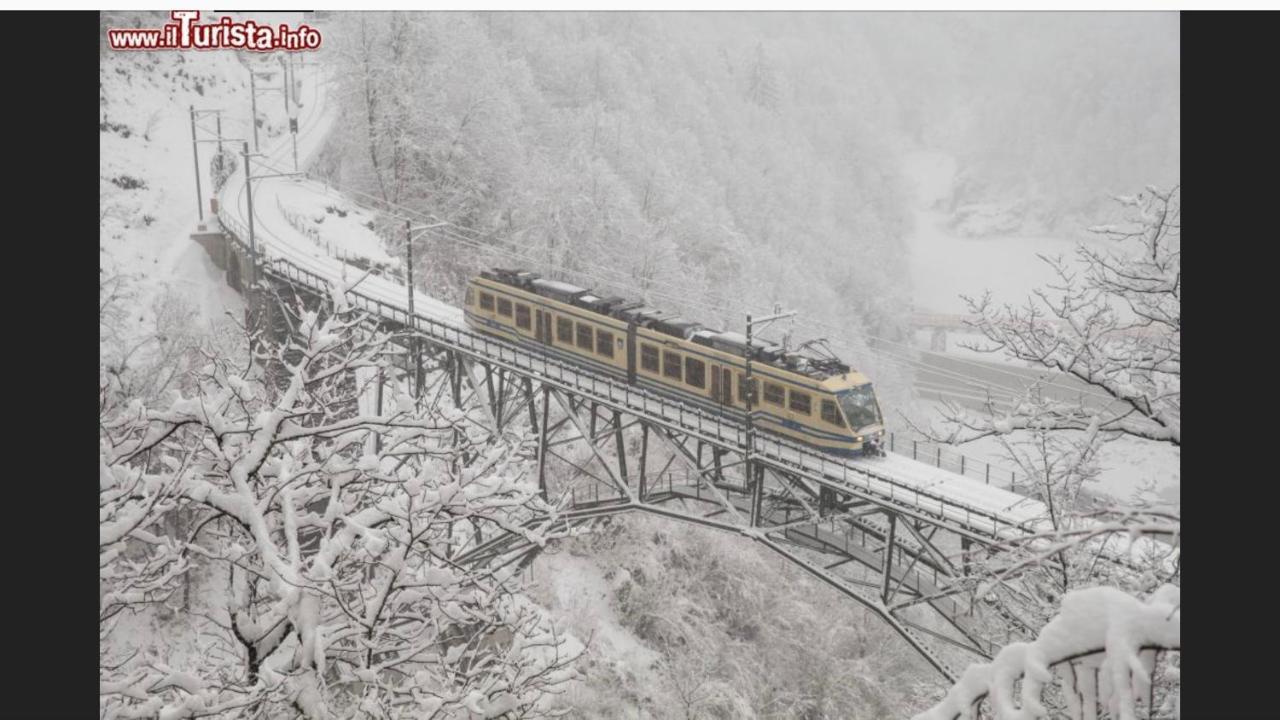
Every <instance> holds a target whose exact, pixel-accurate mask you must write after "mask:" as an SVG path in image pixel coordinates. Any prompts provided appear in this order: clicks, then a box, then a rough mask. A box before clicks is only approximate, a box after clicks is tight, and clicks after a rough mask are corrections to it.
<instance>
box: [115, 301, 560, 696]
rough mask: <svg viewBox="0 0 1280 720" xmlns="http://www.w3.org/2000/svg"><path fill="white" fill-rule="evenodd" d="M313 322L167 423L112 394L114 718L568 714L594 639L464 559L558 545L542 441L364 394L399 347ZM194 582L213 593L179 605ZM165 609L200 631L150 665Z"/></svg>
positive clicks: (173, 633)
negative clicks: (586, 639) (143, 629)
mask: <svg viewBox="0 0 1280 720" xmlns="http://www.w3.org/2000/svg"><path fill="white" fill-rule="evenodd" d="M297 315H298V325H297V328H296V329H297V334H296V336H295V337H294V338H292V339H290V340H288V341H286V342H284V343H281V344H278V345H275V344H269V343H261V344H257V346H256V347H257V350H256V351H255V352H256V357H254V358H249V357H247V356H246V355H245V354H240V355H235V356H227V355H217V354H207V355H206V358H205V360H206V362H205V364H204V365H203V366H202V367H200V368H199V369H198V370H196V371H195V372H193V373H192V377H191V390H190V392H187V393H185V394H182V393H178V392H173V393H171V396H170V397H169V398H168V400H167V401H166V402H163V403H159V404H156V405H155V406H154V407H148V406H146V405H144V404H143V403H142V402H140V401H136V400H133V401H129V400H127V399H126V400H124V401H120V400H118V399H116V398H115V397H114V396H113V395H112V385H111V383H110V382H109V380H108V379H104V381H103V383H102V388H103V389H102V393H103V398H104V400H103V402H102V403H101V404H100V427H101V432H100V479H99V498H100V507H101V511H100V543H99V545H100V550H99V553H100V567H101V582H102V593H101V598H102V599H101V602H100V610H101V617H102V619H103V621H104V622H103V636H102V638H101V640H102V645H101V647H102V658H101V664H100V682H101V707H102V710H103V716H104V717H119V718H126V717H157V716H159V717H173V718H178V717H204V716H214V717H261V716H268V717H307V718H336V717H378V718H396V717H404V718H410V717H412V718H428V717H459V716H471V717H510V718H515V717H537V716H542V715H546V714H550V713H552V711H551V710H549V709H548V708H549V704H548V702H547V696H548V695H549V694H551V693H555V692H557V690H558V688H559V686H560V685H561V684H562V683H563V682H564V681H565V680H567V679H568V678H569V677H570V676H571V673H572V670H571V667H570V665H571V662H572V660H573V659H574V656H575V653H576V651H575V650H574V648H573V647H572V646H571V644H572V641H571V640H570V639H568V638H566V637H565V636H563V635H562V634H561V633H560V632H559V631H558V630H557V629H556V628H555V627H554V626H552V625H551V624H550V623H549V622H548V621H547V620H546V618H545V617H544V615H543V614H542V612H541V611H540V609H539V608H537V607H536V606H534V605H532V604H531V603H529V602H528V601H527V600H525V599H524V598H523V597H522V596H521V595H520V594H519V593H518V592H517V591H518V589H519V578H518V576H517V574H516V572H515V571H514V570H513V569H510V568H506V569H503V568H500V567H483V566H473V565H469V564H466V563H463V562H461V561H460V560H459V558H460V555H461V554H462V553H464V552H466V551H467V550H469V549H470V548H472V547H474V546H475V544H476V543H477V542H480V541H481V539H483V538H486V537H489V536H491V535H492V534H493V533H495V532H501V531H510V532H516V533H520V534H522V535H524V536H525V537H526V538H527V539H529V540H530V541H532V542H535V543H538V544H541V543H545V542H546V540H547V539H548V538H549V537H554V536H555V534H554V533H551V532H547V533H537V532H532V531H529V530H526V529H524V528H523V522H524V521H525V520H526V519H528V518H529V517H531V516H532V515H534V514H544V513H546V512H549V510H550V509H549V508H548V507H546V505H545V503H544V502H543V501H542V499H541V498H540V497H539V495H538V491H537V487H536V485H535V484H533V483H531V482H528V481H527V479H526V477H525V473H526V470H527V465H528V463H527V460H528V457H529V448H528V445H527V443H521V442H514V443H513V442H511V441H509V440H503V439H501V438H499V437H496V436H494V435H493V434H491V433H490V432H489V431H487V430H486V429H484V428H483V427H482V426H480V425H479V424H477V423H476V422H474V421H472V419H471V418H470V417H469V416H468V415H467V414H466V413H465V412H463V411H461V410H459V409H457V408H453V407H449V406H446V405H439V404H437V405H434V406H428V405H422V404H416V403H415V402H414V401H413V400H412V399H411V398H410V397H408V396H407V395H405V394H404V393H403V392H402V391H401V390H400V389H399V387H398V386H396V385H395V384H390V385H388V386H387V387H384V388H383V389H382V390H381V391H380V390H378V389H377V388H376V387H375V386H374V384H373V381H371V380H364V379H362V380H358V379H357V378H377V377H386V376H389V375H391V374H392V372H391V368H390V366H389V364H388V358H389V356H390V351H391V350H392V347H391V345H390V339H391V338H390V337H389V336H388V335H386V334H385V333H381V332H376V331H373V330H370V329H368V328H367V326H366V324H365V322H366V321H365V319H364V318H363V317H360V316H359V315H357V314H356V313H353V312H351V311H349V310H346V309H342V308H340V309H339V311H337V312H335V313H334V314H331V315H328V316H321V315H318V314H316V313H314V312H310V311H306V310H305V309H302V308H298V312H297ZM245 346H247V343H246V344H245ZM266 365H269V366H272V367H273V368H275V369H278V372H273V373H264V372H263V371H262V370H260V368H261V367H263V366H266ZM379 371H380V372H379ZM269 376H273V377H272V378H271V380H267V377H269ZM104 378H106V375H105V374H104ZM379 395H385V398H386V400H387V404H388V407H386V408H383V409H381V410H379V409H378V408H377V404H376V403H375V402H372V401H371V398H374V397H377V396H379ZM362 397H364V398H365V402H363V403H362V402H361V398H362ZM176 511H184V512H186V513H188V514H189V515H190V516H193V517H194V521H193V522H188V523H184V524H182V525H181V526H180V527H181V531H180V532H175V531H174V525H173V524H172V523H170V522H167V519H168V517H169V516H170V515H171V514H172V513H174V512H176ZM183 575H198V576H199V580H200V582H201V585H202V587H203V590H202V592H201V593H200V597H198V598H196V599H194V600H193V601H192V602H191V603H190V605H189V606H184V607H175V605H176V603H175V602H172V600H173V599H174V590H175V589H176V588H177V587H178V585H179V584H180V581H181V578H182V576H183ZM166 601H170V602H168V603H167V604H166ZM147 606H151V607H152V608H158V607H164V608H166V612H167V613H169V614H170V615H172V614H173V613H177V614H179V616H180V617H179V622H177V623H176V624H173V623H171V624H170V625H169V626H167V627H168V633H167V634H166V635H165V636H163V637H156V638H154V639H155V640H156V643H155V644H154V645H151V646H149V647H134V648H132V651H130V646H131V644H132V643H133V642H135V641H136V638H131V637H130V636H129V634H128V633H126V632H119V633H117V632H115V629H116V628H118V627H120V626H121V625H120V623H122V622H124V621H125V620H124V619H125V618H128V617H130V616H131V615H132V616H137V615H144V614H145V613H146V612H147V609H146V608H147ZM162 620H163V618H160V620H154V621H156V622H159V621H162ZM155 635H157V636H159V635H161V633H155ZM179 646H181V647H182V650H181V652H179V651H178V650H177V649H176V648H177V647H179Z"/></svg>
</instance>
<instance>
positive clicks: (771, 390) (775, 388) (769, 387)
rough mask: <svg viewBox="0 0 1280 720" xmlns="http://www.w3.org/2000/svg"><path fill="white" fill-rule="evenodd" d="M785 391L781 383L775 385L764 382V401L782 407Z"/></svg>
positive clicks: (785, 395)
mask: <svg viewBox="0 0 1280 720" xmlns="http://www.w3.org/2000/svg"><path fill="white" fill-rule="evenodd" d="M786 397H787V391H786V390H785V389H784V388H783V387H782V386H781V385H775V384H773V383H771V382H766V383H765V384H764V401H765V402H767V403H769V404H771V405H777V406H778V407H782V406H783V405H784V404H785V399H786Z"/></svg>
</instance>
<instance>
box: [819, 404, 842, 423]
mask: <svg viewBox="0 0 1280 720" xmlns="http://www.w3.org/2000/svg"><path fill="white" fill-rule="evenodd" d="M822 419H823V420H826V421H827V422H829V423H831V424H832V425H844V420H842V419H841V418H840V410H839V409H838V408H836V404H835V403H834V402H832V401H830V400H823V401H822Z"/></svg>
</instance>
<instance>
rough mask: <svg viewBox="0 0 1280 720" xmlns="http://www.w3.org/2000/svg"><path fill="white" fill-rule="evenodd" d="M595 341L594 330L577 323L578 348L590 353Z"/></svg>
mask: <svg viewBox="0 0 1280 720" xmlns="http://www.w3.org/2000/svg"><path fill="white" fill-rule="evenodd" d="M593 340H595V330H594V329H593V328H592V327H591V326H590V325H587V324H584V323H578V347H580V348H582V349H583V350H587V351H590V350H591V346H592V344H593V343H592V341H593Z"/></svg>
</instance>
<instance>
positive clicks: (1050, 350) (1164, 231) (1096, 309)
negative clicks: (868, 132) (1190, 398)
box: [928, 187, 1181, 718]
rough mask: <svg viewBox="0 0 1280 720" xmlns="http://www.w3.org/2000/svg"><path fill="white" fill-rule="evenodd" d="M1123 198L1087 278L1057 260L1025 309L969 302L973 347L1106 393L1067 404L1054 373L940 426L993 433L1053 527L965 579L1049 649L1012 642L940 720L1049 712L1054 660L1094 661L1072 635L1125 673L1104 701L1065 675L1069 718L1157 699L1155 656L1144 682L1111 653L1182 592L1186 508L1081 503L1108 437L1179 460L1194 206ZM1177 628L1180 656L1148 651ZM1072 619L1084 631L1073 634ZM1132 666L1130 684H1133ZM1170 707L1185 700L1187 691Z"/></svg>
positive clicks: (985, 555) (974, 563) (995, 553)
mask: <svg viewBox="0 0 1280 720" xmlns="http://www.w3.org/2000/svg"><path fill="white" fill-rule="evenodd" d="M1118 201H1119V203H1120V205H1121V207H1122V208H1123V209H1124V211H1125V216H1124V218H1123V220H1122V221H1121V222H1119V223H1113V224H1107V225H1099V226H1096V227H1094V228H1092V230H1093V231H1094V232H1095V233H1098V234H1100V235H1102V236H1104V237H1105V238H1107V239H1109V240H1110V241H1112V242H1114V243H1115V247H1112V248H1106V249H1099V248H1098V247H1090V246H1085V245H1081V246H1080V247H1079V248H1078V249H1077V259H1078V262H1077V265H1076V266H1071V265H1068V264H1067V263H1065V262H1063V261H1062V260H1061V259H1046V260H1047V261H1048V262H1050V263H1052V264H1053V266H1054V268H1055V270H1056V271H1057V274H1058V278H1059V282H1058V283H1056V284H1055V285H1053V286H1050V287H1048V288H1044V289H1041V290H1038V291H1036V293H1035V296H1034V298H1032V299H1030V300H1029V301H1028V302H1027V304H1026V305H1025V306H1024V307H1022V308H1015V307H1012V306H1010V305H1004V306H1000V307H996V306H995V305H994V304H993V303H992V301H991V299H990V297H989V296H984V297H983V298H982V299H981V300H979V301H971V302H970V306H971V309H972V310H973V312H974V313H975V315H977V320H976V321H974V324H975V326H976V327H977V328H978V329H979V330H980V331H981V332H982V334H983V335H985V336H986V339H987V341H988V342H987V344H985V345H974V346H973V347H975V349H983V350H987V351H991V352H996V351H1003V352H1004V353H1005V354H1006V355H1007V356H1008V357H1010V358H1014V359H1017V360H1021V361H1025V362H1028V363H1030V364H1032V365H1038V366H1040V367H1042V368H1044V369H1046V370H1048V371H1055V372H1060V373H1065V374H1066V375H1068V376H1071V377H1073V378H1075V379H1076V380H1078V381H1080V382H1082V383H1083V384H1084V386H1085V387H1087V388H1088V392H1089V393H1092V397H1090V396H1089V395H1086V394H1084V393H1082V394H1080V395H1079V396H1078V397H1074V398H1072V397H1064V394H1063V393H1062V391H1061V388H1060V387H1056V388H1055V387H1051V386H1050V379H1049V378H1048V377H1045V378H1042V379H1041V380H1039V381H1038V382H1036V383H1034V384H1033V385H1032V386H1031V387H1030V388H1028V389H1027V390H1026V392H1025V393H1024V394H1023V395H1022V396H1020V397H1018V398H1015V399H1014V401H1013V403H1012V404H1011V405H1010V406H1009V407H1007V408H1000V409H998V408H997V406H996V404H995V403H994V402H993V401H991V400H988V402H987V405H986V413H985V414H982V413H974V412H969V411H965V410H962V409H960V408H959V407H957V406H955V405H947V406H946V407H945V408H944V410H943V418H942V422H941V429H938V428H936V427H935V428H934V429H932V430H931V431H930V434H931V435H932V436H933V437H934V438H935V439H938V440H942V441H946V442H954V443H962V442H967V441H971V440H974V439H977V438H981V437H995V438H996V439H997V440H998V441H999V442H1000V444H1001V445H1002V447H1003V448H1004V451H1005V454H1006V456H1007V457H1008V458H1010V459H1011V460H1012V461H1013V462H1015V463H1016V464H1017V465H1018V466H1019V467H1020V468H1021V469H1022V471H1023V473H1024V474H1025V475H1026V476H1027V477H1028V478H1030V486H1027V487H1020V488H1019V490H1020V491H1022V492H1027V493H1029V494H1032V495H1034V496H1035V497H1037V498H1038V499H1040V500H1041V501H1043V502H1044V503H1045V507H1046V515H1047V516H1046V517H1045V518H1043V523H1042V526H1041V527H1042V528H1043V530H1042V531H1040V532H1037V533H1034V534H1031V535H1028V536H1026V537H1021V538H1017V539H1009V540H1007V541H1005V542H1002V543H1000V544H999V545H997V546H995V547H988V548H984V549H983V550H982V551H981V552H980V553H974V554H973V555H972V556H971V557H969V558H966V561H967V562H966V563H965V566H966V567H969V568H972V573H971V574H970V575H969V576H968V577H966V578H964V579H962V580H961V581H960V582H961V583H963V584H967V585H968V589H969V591H970V594H971V599H972V600H973V601H974V602H979V601H981V600H985V601H987V602H995V603H998V604H1000V605H1001V606H1002V608H1003V612H1004V615H1005V617H1006V619H1008V618H1014V619H1016V620H1017V621H1018V622H1019V624H1020V625H1022V626H1023V627H1024V628H1026V629H1029V630H1031V631H1033V632H1034V631H1036V630H1037V629H1040V628H1042V629H1041V630H1040V636H1039V637H1040V638H1041V640H1037V641H1036V643H1033V644H1032V645H1030V646H1029V645H1027V644H1026V643H1013V644H1010V645H1008V646H1007V647H1006V648H1005V650H1004V651H1002V652H1001V653H1000V655H999V656H998V657H997V658H996V659H995V661H994V662H993V663H992V664H990V665H976V666H973V667H971V668H970V670H969V671H968V673H966V676H965V679H964V680H963V681H962V682H961V684H960V685H958V686H957V687H956V688H955V689H954V690H953V692H952V693H951V695H949V696H948V699H947V701H946V702H944V704H943V705H940V706H939V708H942V709H937V708H935V711H934V714H932V715H928V717H947V718H952V717H955V716H957V714H959V713H962V712H965V713H967V712H972V710H971V709H965V708H969V707H970V705H971V704H972V703H973V702H976V700H977V699H978V698H979V697H980V696H985V694H986V693H988V692H989V693H990V702H991V706H992V707H993V708H994V709H995V711H996V713H997V715H998V716H999V717H1018V718H1022V717H1027V718H1038V717H1044V716H1046V715H1047V714H1048V711H1047V710H1045V707H1044V705H1043V703H1044V702H1045V701H1044V700H1043V699H1042V697H1041V690H1042V688H1043V686H1044V684H1045V683H1046V682H1047V681H1048V680H1050V679H1051V677H1052V675H1051V674H1050V673H1049V671H1048V670H1046V669H1045V667H1046V664H1051V663H1054V662H1058V661H1059V660H1063V659H1076V658H1081V657H1084V656H1083V655H1081V654H1080V653H1079V652H1078V651H1077V650H1072V651H1071V652H1067V651H1066V650H1063V647H1065V646H1063V645H1062V642H1061V640H1060V638H1061V636H1063V635H1064V634H1065V635H1074V638H1071V640H1072V641H1075V640H1079V639H1082V638H1093V637H1095V636H1097V634H1098V633H1102V636H1103V637H1104V638H1108V640H1107V643H1108V644H1107V645H1106V647H1105V648H1104V647H1103V646H1102V645H1099V646H1098V648H1097V650H1096V651H1097V652H1101V651H1102V650H1103V649H1106V650H1107V655H1106V656H1105V658H1106V659H1105V664H1104V666H1103V667H1104V669H1106V668H1110V670H1108V672H1111V673H1112V674H1111V676H1109V680H1108V683H1104V685H1103V686H1102V688H1103V696H1099V695H1098V687H1097V686H1086V685H1087V683H1085V681H1084V680H1081V679H1080V677H1078V676H1077V675H1076V674H1075V673H1076V672H1077V670H1080V669H1090V668H1092V669H1096V668H1097V664H1096V663H1094V664H1093V665H1090V664H1089V662H1092V661H1089V662H1086V663H1085V664H1084V665H1083V666H1081V667H1079V668H1078V667H1076V666H1075V665H1072V664H1071V663H1067V664H1066V666H1065V667H1067V668H1069V669H1070V671H1071V672H1070V673H1069V674H1068V675H1067V676H1064V677H1065V678H1066V680H1067V682H1066V683H1065V684H1064V685H1063V688H1064V690H1065V691H1066V692H1065V693H1064V698H1065V700H1064V702H1065V705H1064V707H1066V708H1067V710H1068V711H1069V712H1070V713H1071V714H1072V716H1073V717H1080V715H1079V713H1080V712H1081V711H1082V710H1081V708H1082V707H1084V706H1091V705H1090V703H1091V702H1092V701H1093V700H1096V699H1099V698H1100V699H1101V701H1103V702H1106V703H1111V704H1112V707H1113V708H1114V709H1117V710H1118V711H1119V712H1120V714H1119V715H1117V717H1132V698H1131V695H1132V692H1139V693H1148V694H1149V691H1150V688H1149V685H1150V678H1149V676H1148V675H1149V673H1150V670H1151V668H1150V662H1149V661H1150V660H1151V657H1149V656H1148V655H1143V656H1142V657H1143V662H1146V663H1147V664H1146V666H1145V670H1144V669H1143V666H1142V665H1141V663H1138V664H1135V663H1137V660H1135V659H1134V658H1137V657H1138V654H1137V650H1136V649H1134V648H1130V647H1129V646H1128V645H1126V646H1125V647H1124V648H1121V649H1120V650H1117V651H1116V653H1112V652H1111V651H1112V648H1111V645H1110V643H1111V642H1112V640H1113V639H1114V638H1113V637H1112V636H1116V637H1121V636H1123V639H1124V642H1129V641H1130V640H1134V638H1138V634H1139V631H1140V630H1141V629H1142V628H1145V627H1146V626H1145V625H1144V626H1141V627H1138V626H1135V627H1133V628H1129V629H1126V627H1125V626H1124V625H1123V623H1125V622H1129V621H1131V620H1133V618H1136V617H1138V616H1139V615H1141V614H1142V613H1140V612H1138V611H1136V610H1134V611H1133V612H1130V610H1131V609H1132V608H1131V607H1130V606H1132V605H1133V604H1134V603H1138V602H1139V601H1137V600H1134V599H1133V598H1134V597H1136V596H1145V595H1147V594H1149V593H1152V592H1157V590H1158V588H1166V589H1162V590H1158V592H1157V595H1158V596H1159V598H1167V597H1168V593H1170V592H1172V593H1174V594H1175V596H1176V591H1177V589H1176V585H1177V583H1178V582H1179V581H1180V570H1181V566H1180V563H1179V561H1178V557H1179V553H1178V545H1179V542H1180V535H1181V521H1180V518H1179V516H1178V514H1177V513H1175V512H1165V511H1154V510H1150V509H1142V508H1138V509H1123V508H1106V507H1096V508H1092V509H1086V508H1084V507H1083V503H1082V502H1081V498H1082V497H1083V496H1082V495H1081V492H1080V491H1081V487H1082V485H1083V484H1084V483H1085V482H1086V481H1087V480H1090V479H1092V478H1093V477H1094V476H1095V475H1096V474H1097V471H1098V468H1097V453H1098V450H1099V448H1100V447H1101V444H1102V443H1103V442H1105V441H1106V440H1107V439H1108V438H1116V437H1122V436H1127V437H1131V438H1139V439H1140V440H1141V441H1145V442H1153V443H1158V444H1161V445H1164V446H1166V447H1168V448H1169V449H1170V451H1172V452H1177V447H1178V446H1179V444H1180V437H1181V430H1180V425H1181V419H1180V396H1179V390H1180V378H1181V336H1180V330H1181V321H1180V298H1181V265H1180V252H1181V246H1180V235H1179V230H1180V218H1179V212H1180V196H1179V191H1178V188H1177V187H1175V188H1174V189H1172V190H1170V191H1159V190H1157V189H1155V188H1148V189H1147V191H1146V192H1144V193H1142V194H1139V195H1137V196H1133V197H1121V198H1118ZM1097 397H1102V398H1103V401H1102V402H1098V401H1097V400H1096V398H1097ZM1170 588H1171V589H1170ZM1152 597H1153V598H1154V597H1156V596H1152ZM1152 602H1156V600H1153V601H1152ZM1159 602H1160V603H1164V602H1165V601H1164V600H1160V601H1159ZM1174 605H1176V599H1175V600H1174ZM1161 607H1164V606H1163V605H1161ZM1088 608H1094V609H1095V610H1096V612H1094V613H1092V614H1091V613H1090V612H1088V611H1087V610H1088ZM1117 608H1119V609H1117ZM1124 608H1129V609H1124ZM1143 612H1146V611H1145V610H1144V611H1143ZM1150 612H1156V611H1154V610H1152V611H1150ZM1148 614H1150V613H1148ZM1165 614H1166V615H1168V614H1169V613H1165ZM1068 617H1069V618H1070V620H1069V621H1068V620H1065V619H1063V618H1068ZM1144 617H1145V616H1144ZM1176 617H1177V616H1176V613H1175V614H1174V615H1173V616H1172V618H1173V619H1172V620H1170V619H1169V618H1168V617H1166V618H1165V619H1164V620H1163V621H1162V622H1164V623H1165V624H1163V625H1159V623H1157V625H1159V628H1158V629H1159V632H1156V631H1153V632H1156V635H1157V636H1159V637H1164V638H1165V639H1166V640H1167V639H1168V638H1167V637H1166V636H1165V635H1159V633H1160V632H1166V631H1168V630H1169V626H1168V623H1169V622H1173V625H1172V632H1173V636H1172V637H1173V641H1172V645H1171V644H1168V643H1167V642H1166V643H1165V644H1160V642H1164V641H1159V642H1157V641H1158V640H1159V637H1156V636H1152V638H1148V639H1147V640H1149V641H1150V643H1155V644H1154V647H1160V648H1165V649H1176V646H1177V641H1176V632H1177V623H1176ZM1090 622H1093V623H1094V625H1088V623H1090ZM1068 623H1070V626H1071V628H1072V630H1071V631H1070V632H1066V631H1064V630H1063V627H1064V626H1065V625H1066V624H1068ZM1099 623H1100V624H1099ZM1108 623H1109V624H1108ZM1153 627H1154V626H1153ZM1124 633H1131V635H1124ZM1142 637H1143V638H1145V637H1146V636H1142ZM1045 638H1048V639H1047V640H1046V639H1045ZM1054 638H1059V639H1058V640H1055V639H1054ZM1139 639H1141V638H1139ZM1042 640H1043V642H1042ZM1147 640H1143V642H1147ZM1134 641H1135V642H1136V640H1134ZM1090 642H1091V641H1090ZM1055 643H1056V644H1055ZM1130 644H1132V643H1130ZM1041 646H1043V647H1041ZM1071 647H1072V648H1074V647H1075V646H1071ZM1143 647H1146V646H1145V645H1144V646H1143ZM1080 652H1082V651H1080ZM1037 653H1039V654H1037ZM1117 653H1118V654H1117ZM1058 656H1062V657H1058ZM1091 657H1092V656H1091ZM1102 657H1103V656H1098V658H1102ZM1098 662H1103V660H1101V659H1098ZM1117 668H1120V669H1117ZM1130 670H1131V671H1132V675H1124V676H1123V677H1121V673H1122V671H1123V672H1129V671H1130ZM1024 672H1025V676H1024V675H1023V673H1024ZM1086 674H1088V673H1086ZM1019 679H1021V682H1022V688H1023V690H1022V693H1023V694H1022V700H1021V704H1020V705H1016V704H1015V703H1014V701H1013V700H1012V697H1013V695H1012V683H1013V682H1014V681H1016V680H1019ZM1166 684H1168V685H1176V679H1173V680H1169V679H1166ZM1108 688H1110V689H1108ZM1165 689H1166V690H1169V688H1165ZM979 691H980V692H979ZM975 693H977V694H975ZM1165 696H1169V697H1174V698H1176V688H1174V689H1173V690H1172V692H1166V693H1163V694H1162V697H1165ZM1082 698H1085V699H1088V700H1089V702H1086V701H1085V700H1082ZM1108 698H1110V699H1108ZM1124 698H1130V699H1129V700H1125V699H1124ZM1147 702H1148V703H1150V702H1152V699H1151V698H1150V697H1148V700H1147ZM1082 703H1083V705H1082ZM1116 703H1119V704H1118V705H1117V704H1116ZM1126 703H1128V704H1127V705H1126ZM1126 708H1127V709H1126ZM939 713H942V714H939ZM1125 713H1128V714H1125Z"/></svg>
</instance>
